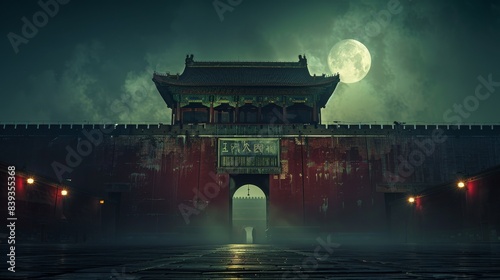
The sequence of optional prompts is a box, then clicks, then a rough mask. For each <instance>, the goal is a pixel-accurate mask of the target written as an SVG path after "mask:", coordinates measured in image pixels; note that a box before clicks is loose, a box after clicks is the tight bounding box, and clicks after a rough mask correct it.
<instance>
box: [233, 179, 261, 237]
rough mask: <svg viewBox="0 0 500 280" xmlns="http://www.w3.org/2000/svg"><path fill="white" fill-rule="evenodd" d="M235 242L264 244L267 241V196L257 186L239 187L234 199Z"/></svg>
mask: <svg viewBox="0 0 500 280" xmlns="http://www.w3.org/2000/svg"><path fill="white" fill-rule="evenodd" d="M232 217H233V219H232V224H233V241H234V242H236V243H263V242H265V241H266V228H267V203H266V194H265V193H264V192H263V191H262V190H261V189H260V188H259V187H257V186H256V185H252V184H245V185H243V186H241V187H239V188H238V189H237V190H236V191H235V192H234V195H233V197H232Z"/></svg>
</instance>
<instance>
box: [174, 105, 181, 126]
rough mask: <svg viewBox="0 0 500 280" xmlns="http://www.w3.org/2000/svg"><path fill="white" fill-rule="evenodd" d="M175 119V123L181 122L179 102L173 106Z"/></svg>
mask: <svg viewBox="0 0 500 280" xmlns="http://www.w3.org/2000/svg"><path fill="white" fill-rule="evenodd" d="M175 119H176V123H178V124H179V123H181V104H180V102H177V104H176V108H175Z"/></svg>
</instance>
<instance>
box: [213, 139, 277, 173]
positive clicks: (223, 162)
mask: <svg viewBox="0 0 500 280" xmlns="http://www.w3.org/2000/svg"><path fill="white" fill-rule="evenodd" d="M218 171H219V172H227V173H232V174H280V173H281V165H280V141H279V139H278V138H219V149H218Z"/></svg>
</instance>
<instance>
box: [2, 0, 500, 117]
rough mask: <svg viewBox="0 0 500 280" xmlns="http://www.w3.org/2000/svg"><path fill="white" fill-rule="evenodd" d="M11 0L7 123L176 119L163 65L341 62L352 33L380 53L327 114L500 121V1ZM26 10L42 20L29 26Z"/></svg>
mask: <svg viewBox="0 0 500 280" xmlns="http://www.w3.org/2000/svg"><path fill="white" fill-rule="evenodd" d="M60 2H61V3H62V2H63V1H62V0H61V1H60ZM103 2H104V3H103ZM41 3H57V2H54V1H44V0H42V1H41ZM214 3H216V5H215V6H217V7H218V8H219V9H223V8H224V5H229V6H226V8H227V7H230V9H229V10H227V11H225V12H221V10H219V12H218V11H217V8H216V7H215V6H214ZM221 3H222V4H221ZM0 5H1V7H0V10H1V21H2V24H1V29H2V32H1V34H2V36H3V39H2V40H1V41H0V51H1V53H2V64H1V66H0V67H1V73H2V75H0V83H1V85H2V90H1V102H0V122H30V123H33V122H35V123H37V122H44V123H46V122H52V123H54V122H55V123H57V122H90V123H100V122H103V121H104V120H111V121H113V122H120V123H140V122H151V123H154V122H162V123H169V121H170V111H169V110H168V109H167V107H166V105H165V103H164V102H163V100H162V99H161V97H160V96H159V94H158V92H157V90H156V89H155V87H154V85H153V83H152V81H151V78H152V74H153V71H159V72H167V71H169V72H171V73H172V72H173V73H175V72H182V70H183V68H184V57H185V55H186V54H194V58H195V60H200V61H214V60H224V61H235V60H236V61H238V60H240V61H297V60H298V55H299V54H304V53H305V54H306V56H307V58H308V63H309V69H310V72H311V73H312V74H313V73H316V74H322V73H326V74H330V70H329V68H328V65H327V61H328V60H327V56H328V53H329V51H330V49H331V48H332V46H333V45H334V44H335V43H337V42H338V41H340V40H343V39H349V38H352V39H357V40H359V41H361V42H362V43H363V44H365V45H366V46H367V48H368V49H369V50H370V53H371V56H372V66H371V69H370V72H369V73H368V75H367V76H366V78H365V79H363V80H362V81H360V82H358V83H354V84H340V85H339V87H338V88H337V90H336V91H335V93H334V95H333V96H332V98H331V99H330V101H329V103H328V105H327V107H326V108H325V109H323V121H324V122H333V121H341V122H369V123H374V122H393V121H401V122H430V123H436V122H437V123H443V122H458V121H460V122H463V123H475V122H482V123H492V122H494V123H499V122H500V113H499V110H498V107H499V106H498V104H500V86H498V83H500V67H499V64H500V52H499V51H498V50H500V1H498V0H482V1H481V0H480V1H474V0H457V1H453V0H446V1H432V0H421V1H417V0H412V1H410V0H400V1H396V0H373V1H372V0H365V1H359V0H350V1H348V0H345V1H335V0H329V1H295V0H289V1H261V0H251V1H250V0H242V1H238V0H231V1H229V0H220V1H212V0H210V1H201V0H200V1H77V0H72V1H68V3H67V4H58V11H55V9H54V5H52V6H51V9H52V10H51V11H53V12H52V14H53V16H51V15H47V19H46V20H44V16H43V15H41V14H42V13H47V12H43V11H44V9H43V7H42V6H43V5H42V6H41V5H40V4H39V2H37V1H12V0H11V1H2V2H1V4H0ZM41 11H42V12H41ZM54 11H55V12H54ZM34 16H35V17H34ZM23 17H25V18H26V20H27V21H29V22H30V24H34V20H35V21H36V20H38V25H39V26H40V27H38V28H36V29H37V30H36V32H34V31H33V30H27V31H31V33H30V32H27V33H26V32H25V33H26V34H27V35H29V36H25V35H26V34H24V35H23V26H24V25H26V23H25V21H23V19H22V18H23ZM35 27H36V26H35ZM25 29H26V28H25ZM28 29H29V28H28ZM9 34H10V35H9ZM13 34H15V35H13ZM14 37H15V38H16V41H15V42H16V43H12V42H13V39H12V38H14ZM28 37H31V38H28ZM19 38H21V39H19ZM490 75H491V77H490V78H489V77H488V76H490ZM480 76H482V77H484V79H486V80H488V79H491V80H492V81H493V82H490V83H489V84H490V86H489V87H488V85H485V83H484V82H482V83H481V82H480V81H479V80H478V77H480ZM496 81H498V82H496ZM496 83H497V84H496ZM492 84H493V86H492ZM478 86H479V87H481V88H480V91H479V93H480V95H478V96H477V95H476V89H477V88H478ZM488 88H489V90H488ZM479 97H481V98H479ZM455 104H457V105H455ZM454 106H455V107H454ZM456 106H462V107H461V109H457V108H458V107H456ZM459 110H462V111H461V112H459Z"/></svg>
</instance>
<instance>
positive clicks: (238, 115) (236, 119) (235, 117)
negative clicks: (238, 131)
mask: <svg viewBox="0 0 500 280" xmlns="http://www.w3.org/2000/svg"><path fill="white" fill-rule="evenodd" d="M239 107H240V106H239V103H238V102H236V106H235V108H234V120H233V122H234V123H238V122H239V117H240V114H239Z"/></svg>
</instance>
